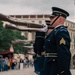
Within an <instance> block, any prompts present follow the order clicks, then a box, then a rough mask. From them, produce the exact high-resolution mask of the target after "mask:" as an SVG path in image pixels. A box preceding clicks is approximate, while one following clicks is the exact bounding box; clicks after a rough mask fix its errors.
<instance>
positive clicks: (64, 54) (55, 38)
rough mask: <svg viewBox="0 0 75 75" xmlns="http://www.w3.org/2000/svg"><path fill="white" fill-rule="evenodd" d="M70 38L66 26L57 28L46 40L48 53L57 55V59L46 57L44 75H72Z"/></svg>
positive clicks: (45, 47) (45, 48)
mask: <svg viewBox="0 0 75 75" xmlns="http://www.w3.org/2000/svg"><path fill="white" fill-rule="evenodd" d="M70 41H71V40H70V36H69V33H68V31H67V29H66V28H65V27H64V26H59V27H57V28H55V29H54V30H53V31H52V32H51V33H50V34H49V35H48V36H47V37H46V40H45V46H44V50H45V51H46V53H57V57H46V58H45V61H44V75H71V73H70V71H69V69H70V60H71V53H70Z"/></svg>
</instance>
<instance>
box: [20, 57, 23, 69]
mask: <svg viewBox="0 0 75 75" xmlns="http://www.w3.org/2000/svg"><path fill="white" fill-rule="evenodd" d="M23 63H24V61H23V59H22V58H20V70H22V69H23Z"/></svg>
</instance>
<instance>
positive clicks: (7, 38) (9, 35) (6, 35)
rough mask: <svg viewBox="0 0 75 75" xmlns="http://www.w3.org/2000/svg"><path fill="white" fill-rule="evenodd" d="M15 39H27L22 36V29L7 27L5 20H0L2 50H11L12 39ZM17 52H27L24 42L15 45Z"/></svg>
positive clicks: (0, 49) (0, 44)
mask: <svg viewBox="0 0 75 75" xmlns="http://www.w3.org/2000/svg"><path fill="white" fill-rule="evenodd" d="M15 39H23V40H24V39H26V38H25V37H24V36H21V32H20V31H16V30H11V29H6V28H4V27H3V22H0V51H5V50H9V48H10V45H11V44H12V41H13V40H15ZM13 46H14V50H15V52H16V53H26V52H27V51H26V50H25V49H24V48H23V44H17V45H13Z"/></svg>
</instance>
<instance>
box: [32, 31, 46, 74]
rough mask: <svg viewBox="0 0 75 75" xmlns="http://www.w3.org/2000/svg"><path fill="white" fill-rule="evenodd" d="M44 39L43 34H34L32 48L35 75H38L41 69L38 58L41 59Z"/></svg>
mask: <svg viewBox="0 0 75 75" xmlns="http://www.w3.org/2000/svg"><path fill="white" fill-rule="evenodd" d="M44 39H45V32H36V35H35V43H34V45H33V47H34V52H35V53H36V55H35V56H36V58H35V60H34V67H35V72H36V73H37V74H39V73H40V69H41V65H40V64H41V63H42V62H41V61H40V57H41V53H42V52H43V50H44V49H43V46H44Z"/></svg>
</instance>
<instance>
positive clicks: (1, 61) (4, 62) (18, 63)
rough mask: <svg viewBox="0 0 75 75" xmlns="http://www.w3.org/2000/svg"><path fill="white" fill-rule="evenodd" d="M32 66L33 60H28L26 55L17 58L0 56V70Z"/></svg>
mask: <svg viewBox="0 0 75 75" xmlns="http://www.w3.org/2000/svg"><path fill="white" fill-rule="evenodd" d="M30 66H33V60H29V58H28V57H25V59H22V58H18V59H14V57H12V58H10V59H9V58H8V57H5V58H3V57H0V71H8V70H15V69H20V70H22V69H23V68H26V67H30Z"/></svg>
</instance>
